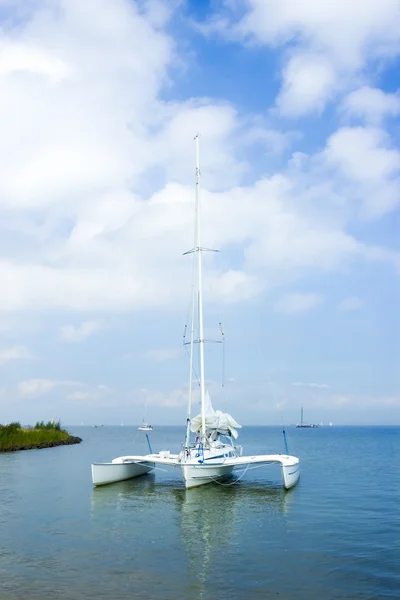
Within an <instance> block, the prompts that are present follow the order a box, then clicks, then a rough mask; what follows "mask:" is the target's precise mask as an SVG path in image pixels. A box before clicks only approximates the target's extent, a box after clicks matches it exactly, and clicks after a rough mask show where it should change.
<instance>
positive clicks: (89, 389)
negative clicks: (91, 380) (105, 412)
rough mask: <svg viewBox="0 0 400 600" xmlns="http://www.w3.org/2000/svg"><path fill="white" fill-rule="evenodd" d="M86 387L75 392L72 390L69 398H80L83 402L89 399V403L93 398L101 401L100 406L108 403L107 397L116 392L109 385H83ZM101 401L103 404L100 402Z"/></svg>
mask: <svg viewBox="0 0 400 600" xmlns="http://www.w3.org/2000/svg"><path fill="white" fill-rule="evenodd" d="M82 387H83V388H84V389H81V390H77V391H75V392H71V393H70V394H68V396H67V397H68V398H69V399H70V400H78V401H81V402H83V403H84V402H86V401H88V402H89V404H91V403H92V401H93V400H95V401H96V402H99V406H100V405H101V406H105V405H107V403H108V401H107V398H108V397H109V396H110V395H112V394H113V393H114V389H113V388H112V387H110V386H108V385H103V384H102V385H96V386H83V385H82ZM104 399H106V403H104V402H103V401H104ZM100 401H101V404H100Z"/></svg>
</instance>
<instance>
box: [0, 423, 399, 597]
mask: <svg viewBox="0 0 400 600" xmlns="http://www.w3.org/2000/svg"><path fill="white" fill-rule="evenodd" d="M69 429H70V431H71V433H73V434H74V435H79V436H80V437H82V438H83V443H82V444H80V445H77V446H66V447H60V448H52V449H46V450H32V451H28V452H17V453H12V454H2V455H1V454H0V598H1V600H17V599H18V600H22V599H24V600H26V599H30V598H40V599H44V600H47V599H48V600H58V599H59V600H78V599H79V600H81V599H85V600H90V599H96V600H103V599H114V600H120V599H121V600H125V599H128V598H129V599H134V598H141V599H162V600H165V599H173V600H180V599H185V600H186V599H187V600H195V599H197V598H199V599H204V600H215V599H216V598H217V599H219V600H224V599H227V600H228V599H229V600H236V599H245V600H252V599H256V598H257V599H258V598H260V599H261V598H262V599H269V598H276V599H278V598H279V599H280V600H289V599H290V600H294V599H296V600H303V599H304V600H314V599H318V600H321V599H324V600H331V599H332V600H333V599H339V598H341V599H353V598H354V599H356V598H357V599H359V598H360V599H361V598H362V599H379V600H380V599H384V598H397V599H398V598H400V428H396V427H356V428H350V427H321V428H319V429H303V430H301V429H296V428H287V429H286V431H287V436H288V443H289V451H290V452H291V453H292V454H295V455H297V456H299V457H300V459H301V468H302V474H301V480H300V482H299V484H298V486H297V487H296V488H294V489H293V490H291V491H289V492H284V491H283V490H282V488H281V478H280V470H279V468H278V467H275V466H273V467H267V468H265V467H264V468H262V469H257V470H254V471H251V472H248V473H246V475H245V476H244V477H243V479H242V480H241V481H240V482H239V483H237V484H235V485H231V486H223V485H216V484H212V485H209V486H205V487H203V488H198V489H193V490H189V491H186V490H185V489H184V487H183V483H182V480H181V478H180V474H179V472H178V471H172V472H171V471H168V472H165V471H161V470H159V471H157V472H156V474H155V475H148V476H145V477H142V478H139V479H137V480H131V481H128V482H121V483H117V484H113V485H110V486H105V487H102V488H97V489H93V487H92V484H91V473H90V464H91V462H95V461H106V460H110V459H111V458H114V457H116V456H120V455H123V454H130V453H139V454H140V453H142V452H143V453H144V452H146V451H147V449H146V444H145V439H144V435H143V434H142V433H140V432H138V431H137V430H136V428H134V427H101V428H91V427H73V428H69ZM182 435H183V429H182V428H172V427H170V428H167V427H165V428H157V429H155V430H154V431H153V432H152V434H151V440H152V443H153V449H154V450H160V449H171V450H175V449H177V448H178V447H179V444H180V441H181V439H182ZM240 439H241V442H242V443H243V445H244V449H245V453H246V454H255V453H263V454H264V453H267V452H276V451H284V445H283V437H282V432H281V429H279V428H276V427H246V428H245V429H244V430H243V433H241V436H240Z"/></svg>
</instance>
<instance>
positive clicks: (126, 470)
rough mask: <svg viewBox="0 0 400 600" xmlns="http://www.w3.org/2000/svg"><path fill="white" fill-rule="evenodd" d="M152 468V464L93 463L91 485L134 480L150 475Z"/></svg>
mask: <svg viewBox="0 0 400 600" xmlns="http://www.w3.org/2000/svg"><path fill="white" fill-rule="evenodd" d="M153 468H154V464H147V465H141V464H138V463H136V462H121V463H118V462H110V463H93V464H92V482H93V485H95V486H98V485H107V484H108V483H115V482H117V481H125V480H127V479H134V478H135V477H140V476H141V475H146V474H147V473H150V471H152V470H153Z"/></svg>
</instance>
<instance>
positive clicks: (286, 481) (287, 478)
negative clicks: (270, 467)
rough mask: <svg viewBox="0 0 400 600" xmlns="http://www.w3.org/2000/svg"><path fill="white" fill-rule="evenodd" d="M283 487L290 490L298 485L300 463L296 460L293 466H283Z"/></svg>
mask: <svg viewBox="0 0 400 600" xmlns="http://www.w3.org/2000/svg"><path fill="white" fill-rule="evenodd" d="M281 469H282V477H283V485H284V486H285V488H286V489H287V490H288V489H290V488H292V487H293V486H295V485H296V483H297V482H298V480H299V477H300V461H299V459H298V458H297V459H295V461H294V462H293V463H292V464H288V465H285V464H281Z"/></svg>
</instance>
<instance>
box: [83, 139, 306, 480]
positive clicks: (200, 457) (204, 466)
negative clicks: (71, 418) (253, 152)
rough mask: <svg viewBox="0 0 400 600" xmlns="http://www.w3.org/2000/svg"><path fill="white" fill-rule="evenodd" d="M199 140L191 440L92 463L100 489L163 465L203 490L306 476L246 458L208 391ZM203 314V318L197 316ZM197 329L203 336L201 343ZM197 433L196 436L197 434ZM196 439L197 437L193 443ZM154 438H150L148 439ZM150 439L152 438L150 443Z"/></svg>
mask: <svg viewBox="0 0 400 600" xmlns="http://www.w3.org/2000/svg"><path fill="white" fill-rule="evenodd" d="M195 141H196V188H195V190H196V194H195V233H194V247H193V249H192V250H189V252H186V253H185V254H193V287H192V290H193V291H192V310H191V327H190V342H188V345H189V346H190V370H189V393H188V412H187V424H186V436H185V442H184V444H182V448H181V450H180V452H179V453H176V454H172V453H171V452H170V451H160V452H158V453H153V452H152V450H151V446H150V443H149V449H150V453H149V454H146V455H144V456H121V457H119V458H115V459H114V460H113V461H112V462H110V463H94V464H92V481H93V484H94V485H96V486H97V485H104V484H107V483H113V482H115V481H122V480H125V479H131V478H134V477H138V476H139V475H143V474H145V473H149V472H150V471H152V470H153V469H154V468H155V467H156V466H157V465H162V466H171V467H173V468H177V469H180V471H181V473H182V476H183V479H184V481H185V485H186V488H193V487H198V486H201V485H204V484H207V483H212V482H221V481H223V480H226V479H228V478H230V477H231V476H232V475H233V473H234V472H239V471H244V470H248V469H251V468H255V467H258V466H261V465H267V464H277V463H278V464H280V466H281V470H282V477H283V485H284V487H285V488H286V489H289V488H291V487H293V486H294V485H295V484H296V483H297V481H298V479H299V476H300V464H299V459H298V458H297V457H295V456H289V455H287V454H265V455H259V456H242V448H241V446H236V445H235V440H236V438H237V437H238V432H237V430H238V429H240V428H241V425H239V424H238V423H237V422H236V421H235V419H234V418H233V417H232V416H231V415H229V414H228V413H223V412H221V411H219V410H214V408H213V406H212V403H211V399H210V396H209V394H208V393H207V392H206V390H205V374H204V342H205V341H204V335H203V293H202V252H203V251H204V250H206V249H205V248H202V246H201V242H200V167H199V136H198V135H197V136H196V137H195ZM196 316H197V318H196ZM195 331H196V333H197V331H198V337H197V339H195ZM195 347H196V348H197V349H198V355H199V371H200V373H199V386H200V403H201V412H200V414H199V415H197V416H195V417H192V415H191V412H192V387H193V386H192V384H193V361H194V350H195ZM192 434H195V435H194V436H193V435H192ZM193 437H194V439H192V438H193ZM147 439H148V438H147ZM148 441H149V440H148Z"/></svg>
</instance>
